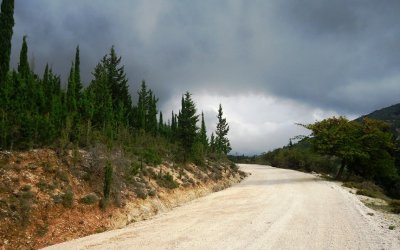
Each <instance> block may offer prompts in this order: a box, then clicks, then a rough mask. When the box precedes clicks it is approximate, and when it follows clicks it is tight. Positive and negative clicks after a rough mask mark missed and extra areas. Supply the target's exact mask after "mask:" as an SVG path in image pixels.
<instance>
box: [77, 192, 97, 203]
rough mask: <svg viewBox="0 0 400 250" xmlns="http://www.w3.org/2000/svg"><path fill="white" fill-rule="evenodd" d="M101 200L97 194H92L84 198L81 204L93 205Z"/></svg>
mask: <svg viewBox="0 0 400 250" xmlns="http://www.w3.org/2000/svg"><path fill="white" fill-rule="evenodd" d="M98 200H99V197H98V196H97V195H96V194H95V193H91V194H88V195H85V196H84V197H82V198H81V199H80V200H79V202H80V203H82V204H86V205H91V204H94V203H96V202H97V201H98Z"/></svg>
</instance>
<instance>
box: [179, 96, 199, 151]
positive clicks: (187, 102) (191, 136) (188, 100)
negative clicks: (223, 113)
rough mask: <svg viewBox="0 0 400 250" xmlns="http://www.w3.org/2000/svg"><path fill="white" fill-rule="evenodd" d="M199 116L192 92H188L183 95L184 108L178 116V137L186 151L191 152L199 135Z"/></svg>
mask: <svg viewBox="0 0 400 250" xmlns="http://www.w3.org/2000/svg"><path fill="white" fill-rule="evenodd" d="M198 121H199V116H198V115H196V106H195V104H194V102H193V100H192V97H191V94H190V93H189V92H186V93H185V95H184V96H182V109H181V111H180V113H179V116H178V137H179V140H180V142H181V144H182V146H183V148H184V149H185V153H186V155H187V153H190V151H191V150H192V146H193V144H194V142H195V140H196V136H197V130H198V127H197V125H196V124H197V122H198Z"/></svg>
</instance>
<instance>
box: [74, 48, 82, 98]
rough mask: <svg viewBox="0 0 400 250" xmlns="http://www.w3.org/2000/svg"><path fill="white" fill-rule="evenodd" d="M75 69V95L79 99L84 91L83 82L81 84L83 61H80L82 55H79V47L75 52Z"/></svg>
mask: <svg viewBox="0 0 400 250" xmlns="http://www.w3.org/2000/svg"><path fill="white" fill-rule="evenodd" d="M74 64H75V67H74V78H75V79H74V80H75V95H76V97H77V98H78V99H79V97H80V95H81V91H82V88H83V86H82V82H81V69H80V65H81V60H80V55H79V46H77V47H76V52H75V62H74Z"/></svg>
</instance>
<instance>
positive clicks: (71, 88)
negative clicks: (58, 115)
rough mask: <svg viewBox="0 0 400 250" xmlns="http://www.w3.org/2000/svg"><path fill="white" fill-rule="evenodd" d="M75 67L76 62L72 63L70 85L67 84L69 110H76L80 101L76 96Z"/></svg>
mask: <svg viewBox="0 0 400 250" xmlns="http://www.w3.org/2000/svg"><path fill="white" fill-rule="evenodd" d="M74 69H75V67H74V63H72V66H71V70H70V72H69V77H68V86H67V107H68V111H69V112H76V111H77V106H78V101H77V98H76V97H77V96H76V82H75V70H74Z"/></svg>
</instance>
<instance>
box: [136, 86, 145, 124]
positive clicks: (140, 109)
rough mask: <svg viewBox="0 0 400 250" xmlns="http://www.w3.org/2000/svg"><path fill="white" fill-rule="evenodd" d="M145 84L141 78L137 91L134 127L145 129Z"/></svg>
mask: <svg viewBox="0 0 400 250" xmlns="http://www.w3.org/2000/svg"><path fill="white" fill-rule="evenodd" d="M147 94H148V92H147V86H146V82H145V81H144V80H143V81H142V84H141V86H140V90H139V91H138V95H139V98H138V103H137V113H136V128H138V129H143V130H145V129H146V116H147V106H148V104H147V101H148V98H147Z"/></svg>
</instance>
